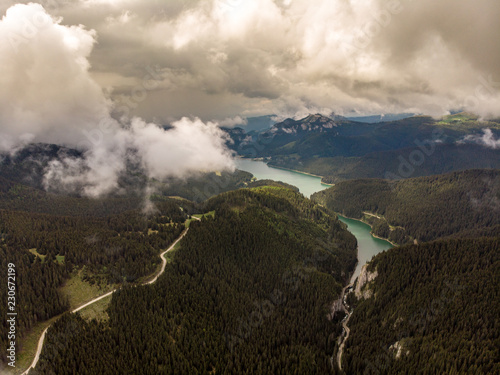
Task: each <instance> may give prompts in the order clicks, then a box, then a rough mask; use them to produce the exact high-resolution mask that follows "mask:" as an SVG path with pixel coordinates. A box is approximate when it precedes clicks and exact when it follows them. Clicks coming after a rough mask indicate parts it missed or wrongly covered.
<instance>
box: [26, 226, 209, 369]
mask: <svg viewBox="0 0 500 375" xmlns="http://www.w3.org/2000/svg"><path fill="white" fill-rule="evenodd" d="M193 219H196V220H200V219H198V218H197V217H194V216H193ZM188 231H189V228H186V229H184V231H183V232H182V233H181V235H180V236H179V238H177V239H176V240H175V242H174V243H173V244H172V245H170V247H169V248H168V249H167V250H165V251H164V252H163V253H161V254H160V258H161V269H160V271H159V272H158V274H157V275H156V276H155V277H154V278H153V279H152V280H150V281H147V282H145V283H144V284H142V285H150V284H153V283H155V282H156V280H158V277H160V276H161V274H162V273H163V272H165V268H166V266H167V260H166V259H165V254H166V253H168V252H169V251H170V250H172V249H173V248H174V247H175V245H177V243H178V242H179V241H180V240H182V239H183V238H184V236H185V235H186V234H187V232H188ZM118 289H120V288H116V289H114V290H112V291H111V292H108V293H106V294H103V295H102V296H99V297H97V298H94V299H93V300H91V301H89V302H87V303H85V304H83V305H81V306H79V307H77V308H76V309H74V310H73V311H71V312H72V313H76V312H77V311H80V310H82V309H84V308H85V307H87V306H90V305H92V304H94V303H96V302H97V301H100V300H101V299H104V298H106V297H109V296H110V295H112V294H113V293H114V292H116V291H117V290H118ZM49 328H50V325H49V326H48V327H47V328H45V329H44V331H43V332H42V335H41V336H40V339H39V340H38V346H37V348H36V354H35V358H33V362H32V363H31V365H30V367H28V369H27V370H26V371H24V372H23V373H22V374H21V375H27V374H28V372H29V371H30V370H31V369H32V368H35V366H36V365H37V363H38V360H39V359H40V354H41V353H42V348H43V343H44V342H45V336H46V334H47V330H48V329H49Z"/></svg>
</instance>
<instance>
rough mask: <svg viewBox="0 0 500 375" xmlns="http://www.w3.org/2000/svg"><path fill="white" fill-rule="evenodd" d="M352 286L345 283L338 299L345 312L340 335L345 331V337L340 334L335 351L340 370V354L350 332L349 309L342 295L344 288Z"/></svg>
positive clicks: (343, 294)
mask: <svg viewBox="0 0 500 375" xmlns="http://www.w3.org/2000/svg"><path fill="white" fill-rule="evenodd" d="M352 286H353V283H350V284H348V285H346V286H345V287H344V289H342V294H341V295H340V299H341V301H342V309H343V310H344V312H345V313H346V314H347V316H346V318H344V319H345V320H344V321H342V327H343V328H344V332H342V336H343V335H344V333H345V337H342V336H340V337H339V342H340V341H342V342H341V344H340V345H339V350H338V352H337V365H338V367H339V369H340V370H342V354H343V352H344V345H345V342H346V341H347V339H348V338H349V334H350V333H351V331H350V329H349V327H348V326H347V323H349V319H351V315H352V314H351V313H350V312H349V309H348V308H347V307H346V304H345V303H344V297H345V292H346V290H347V289H348V288H350V287H352ZM332 360H333V357H332ZM332 362H333V361H332Z"/></svg>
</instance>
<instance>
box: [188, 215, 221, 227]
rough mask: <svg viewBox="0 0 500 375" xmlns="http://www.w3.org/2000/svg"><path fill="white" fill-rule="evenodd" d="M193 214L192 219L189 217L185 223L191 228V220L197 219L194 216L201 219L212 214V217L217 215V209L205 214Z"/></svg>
mask: <svg viewBox="0 0 500 375" xmlns="http://www.w3.org/2000/svg"><path fill="white" fill-rule="evenodd" d="M192 216H193V218H192V219H188V220H186V223H185V226H186V228H189V225H190V224H191V222H192V221H193V220H196V219H194V218H198V219H201V218H202V217H209V216H211V217H215V211H210V212H207V213H205V214H196V215H192Z"/></svg>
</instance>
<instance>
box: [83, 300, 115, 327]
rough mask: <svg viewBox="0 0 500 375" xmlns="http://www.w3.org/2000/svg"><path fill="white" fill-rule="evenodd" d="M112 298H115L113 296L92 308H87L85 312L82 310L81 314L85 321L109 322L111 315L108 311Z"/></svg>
mask: <svg viewBox="0 0 500 375" xmlns="http://www.w3.org/2000/svg"><path fill="white" fill-rule="evenodd" d="M111 298H113V295H111V296H109V297H106V298H103V299H101V300H100V301H97V302H96V303H93V304H92V305H90V306H87V307H86V308H84V309H83V310H80V311H79V314H80V315H81V317H82V318H83V319H85V320H87V321H88V320H92V319H95V320H97V321H99V322H106V321H108V320H109V315H108V313H107V312H106V310H107V308H108V306H109V304H110V303H111Z"/></svg>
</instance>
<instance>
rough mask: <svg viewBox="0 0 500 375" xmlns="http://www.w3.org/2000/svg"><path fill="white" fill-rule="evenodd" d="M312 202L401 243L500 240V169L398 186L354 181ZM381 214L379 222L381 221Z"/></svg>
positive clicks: (410, 181)
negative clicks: (444, 240) (362, 222)
mask: <svg viewBox="0 0 500 375" xmlns="http://www.w3.org/2000/svg"><path fill="white" fill-rule="evenodd" d="M311 199H313V200H314V201H316V202H318V203H321V204H323V205H324V206H326V207H327V208H329V209H331V210H333V211H336V212H339V213H341V214H343V215H346V216H348V217H352V218H356V219H364V220H365V221H367V222H369V223H370V224H372V225H373V232H374V233H375V234H377V235H379V236H382V237H384V238H389V239H390V240H391V241H394V242H397V243H400V244H401V243H407V242H411V241H413V239H416V240H417V241H418V242H425V241H430V240H435V239H438V238H444V237H478V236H500V170H498V169H496V170H469V171H464V172H454V173H449V174H444V175H437V176H432V177H420V178H411V179H407V180H401V181H397V182H388V181H386V180H379V179H364V180H351V181H345V182H341V183H339V184H337V185H335V186H334V187H332V188H329V189H327V190H324V191H321V192H318V193H315V194H314V195H313V196H312V197H311ZM377 216H378V218H377Z"/></svg>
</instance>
